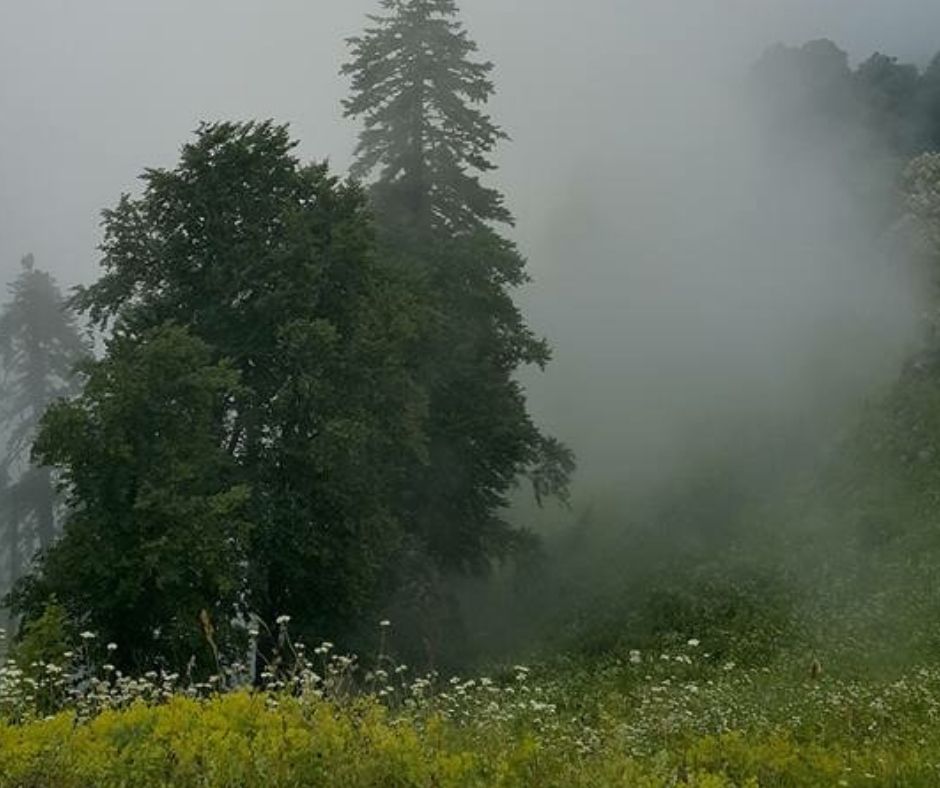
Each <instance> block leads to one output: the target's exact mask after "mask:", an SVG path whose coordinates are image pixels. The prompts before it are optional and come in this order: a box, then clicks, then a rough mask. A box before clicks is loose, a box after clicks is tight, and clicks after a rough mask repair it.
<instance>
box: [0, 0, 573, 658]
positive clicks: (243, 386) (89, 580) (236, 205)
mask: <svg viewBox="0 0 940 788" xmlns="http://www.w3.org/2000/svg"><path fill="white" fill-rule="evenodd" d="M386 8H387V9H389V10H390V11H392V12H393V15H392V16H391V17H390V18H389V19H386V20H382V21H380V22H379V23H378V24H379V27H377V28H375V29H373V30H370V31H367V33H366V34H365V36H364V37H363V38H362V39H359V40H357V41H354V42H353V52H354V55H355V59H354V62H353V63H352V64H351V65H350V66H349V67H348V69H347V70H348V73H350V74H352V75H353V86H354V87H353V97H352V98H351V99H350V101H349V102H348V103H347V105H346V108H347V112H349V113H350V114H353V115H358V114H366V115H367V116H368V120H367V130H366V131H365V132H364V134H363V141H362V144H361V146H360V150H359V153H360V159H359V163H358V166H357V172H358V173H359V174H362V175H365V174H367V173H368V172H369V171H371V170H372V169H373V168H374V167H375V166H376V165H380V164H381V165H382V169H381V172H380V175H379V177H378V179H377V180H376V182H375V183H374V184H373V185H372V186H371V188H370V189H369V192H368V196H367V192H366V191H364V190H363V189H362V188H361V187H359V186H358V185H357V184H356V183H355V182H344V181H341V180H339V179H338V178H336V177H334V176H331V175H330V174H329V173H328V171H327V168H326V166H325V165H318V164H315V165H303V164H301V163H300V162H299V161H298V160H297V159H296V158H295V156H294V154H293V153H292V150H293V148H294V146H295V143H294V142H293V141H292V140H291V139H290V137H289V134H288V131H287V129H286V128H285V127H282V126H277V125H275V124H273V123H272V122H264V123H242V124H236V123H216V124H206V125H203V126H202V127H201V128H200V129H199V131H198V132H197V135H196V138H195V140H194V141H192V142H190V143H188V144H187V145H185V146H184V148H183V150H182V154H181V159H180V162H179V164H178V165H177V167H176V168H175V169H172V170H159V169H154V170H148V171H146V173H145V174H144V175H143V182H144V189H143V194H142V195H141V196H140V197H131V196H127V195H125V196H124V197H123V198H122V199H121V201H120V202H119V203H118V205H117V206H116V207H115V208H114V209H111V210H108V211H106V212H105V214H104V236H105V239H104V243H103V245H102V252H103V258H102V266H103V269H104V272H103V274H102V276H101V278H100V279H99V281H98V282H96V283H95V284H93V285H91V286H89V287H85V288H81V289H80V290H79V292H78V293H77V295H76V296H75V298H74V299H73V302H72V303H73V304H74V305H75V307H76V308H77V309H78V310H79V311H80V312H81V313H83V314H87V315H88V316H89V318H90V319H91V321H92V323H93V325H95V326H96V327H98V328H100V329H102V330H104V331H106V332H108V336H109V338H108V339H107V341H106V345H105V352H104V355H103V357H102V358H101V359H100V360H98V361H92V362H88V363H87V364H85V365H84V366H83V368H82V371H83V375H84V376H85V377H86V378H87V385H86V387H85V389H84V391H83V392H82V393H81V395H80V396H78V397H77V398H74V399H72V400H69V401H64V402H61V403H58V404H56V405H54V406H52V407H51V408H50V409H49V410H48V412H47V413H46V415H45V418H44V420H43V423H42V429H41V432H40V435H39V438H38V440H37V442H36V449H35V451H36V458H37V460H38V461H39V462H40V463H43V464H44V465H46V466H51V467H53V468H55V469H56V471H57V473H58V474H59V475H60V476H61V479H62V482H63V486H64V489H65V491H66V501H67V504H68V514H67V516H66V520H65V523H66V527H65V532H64V535H63V537H62V539H61V540H60V541H58V542H57V543H56V544H55V545H54V546H53V547H52V548H51V549H50V550H48V551H47V552H46V554H45V555H44V557H43V560H42V563H41V566H40V567H39V569H38V571H37V572H36V573H34V574H33V576H32V577H31V578H29V579H28V580H27V581H25V582H23V583H22V584H21V586H20V587H19V589H18V591H17V593H16V595H15V600H16V604H17V606H18V609H19V610H21V611H23V612H24V613H26V615H27V619H28V620H35V619H37V618H38V617H39V616H41V614H42V611H43V610H44V609H45V607H46V605H48V604H49V603H50V602H51V601H52V600H55V601H56V603H57V604H60V605H62V606H64V608H65V610H66V611H67V613H68V615H69V617H70V620H71V621H72V622H74V624H75V625H76V626H78V625H81V626H83V627H87V628H92V629H93V630H95V631H96V632H99V633H101V636H102V637H105V638H108V639H109V640H113V641H115V642H119V643H121V644H122V651H121V654H120V655H119V658H120V659H121V660H122V661H124V662H126V663H127V664H139V665H142V664H146V663H147V662H148V660H149V661H152V660H154V659H162V660H164V661H165V663H166V664H176V663H178V662H179V661H180V660H183V659H185V657H186V655H187V654H190V653H196V654H201V659H202V662H203V664H206V665H210V664H211V661H212V659H213V653H212V652H213V651H214V648H215V646H214V643H213V642H210V639H209V638H207V632H208V629H207V627H211V631H212V632H213V633H215V639H216V640H217V641H218V642H223V643H226V644H232V643H236V642H238V641H239V638H241V639H242V640H244V636H245V628H246V623H245V622H247V620H248V618H249V617H250V616H251V615H256V616H259V617H260V619H261V620H266V621H273V620H274V619H275V618H277V617H278V616H280V615H289V616H291V618H292V621H293V622H294V626H295V627H296V629H297V631H298V632H300V633H305V634H308V635H311V636H313V635H314V634H320V635H321V636H322V635H324V634H327V633H328V634H331V635H334V636H338V635H344V634H346V635H350V634H354V633H355V631H356V628H357V627H359V626H360V625H361V623H362V622H366V621H369V620H377V619H378V617H379V616H380V615H382V614H383V613H384V612H385V611H387V610H388V609H389V608H390V606H392V605H399V606H400V607H401V608H402V610H403V611H405V612H402V615H403V616H405V617H406V620H407V616H408V615H412V617H413V619H414V624H415V627H416V631H417V633H418V637H419V638H420V642H423V644H424V646H423V648H422V650H423V652H424V658H426V659H428V660H430V661H434V660H435V659H437V658H438V655H439V653H440V651H441V649H442V647H443V646H442V642H441V641H442V640H443V638H444V633H445V629H443V628H446V627H448V626H452V625H453V622H449V616H450V614H449V612H448V611H449V608H450V605H451V603H450V602H449V600H448V596H447V591H446V589H445V588H444V587H443V584H442V582H441V579H440V578H441V576H442V573H445V572H455V571H456V572H463V573H467V572H485V571H487V569H488V568H489V567H490V565H491V563H492V562H493V561H496V560H500V559H504V558H507V557H508V556H510V555H512V554H513V552H514V551H517V550H518V549H520V548H524V547H528V546H529V545H530V544H531V538H530V537H529V536H528V535H527V534H525V533H524V532H522V531H520V530H518V529H517V528H515V527H513V526H512V525H510V523H509V522H508V520H507V519H506V518H505V514H504V510H505V507H506V506H507V505H508V496H509V494H510V492H511V490H512V489H513V488H514V486H515V485H516V483H517V481H518V480H519V479H520V478H522V477H527V478H528V479H529V481H530V483H531V485H532V487H533V489H534V493H535V495H536V497H537V498H538V499H539V500H542V499H543V498H546V497H549V496H553V495H556V496H561V497H563V496H564V494H565V490H566V487H567V483H568V477H569V475H570V473H571V471H572V469H573V458H572V455H571V453H570V451H569V450H567V449H566V448H565V447H564V446H562V445H561V444H560V443H559V442H557V441H556V440H554V439H551V438H548V437H546V436H544V435H542V434H541V433H540V432H539V430H538V429H537V428H536V426H535V425H534V423H533V421H532V419H531V418H530V416H529V414H528V412H527V409H526V402H525V396H524V392H523V390H522V387H521V385H520V384H519V383H518V382H517V381H516V380H515V378H514V374H515V372H516V371H517V370H518V369H519V368H520V367H521V366H522V365H526V364H537V365H540V366H542V365H544V364H545V363H547V361H548V359H549V351H548V346H547V344H546V342H545V341H544V340H541V339H539V338H537V337H535V336H534V335H533V334H532V332H531V331H530V330H529V329H528V328H527V327H526V325H525V323H524V320H523V318H522V316H521V313H520V312H519V310H518V308H517V306H516V305H515V303H514V301H513V297H512V292H511V291H512V288H514V287H516V286H517V285H520V284H522V283H523V282H525V281H526V275H525V271H524V261H523V259H522V257H521V256H520V255H519V253H518V251H517V250H516V248H515V246H514V245H513V244H512V243H511V242H510V241H508V240H506V239H505V238H503V237H501V236H500V235H498V234H497V232H496V231H495V230H494V229H493V228H492V226H491V223H492V222H494V221H502V222H508V221H510V218H511V217H510V214H509V213H508V211H507V210H506V209H505V208H504V207H503V206H502V202H503V200H502V197H501V195H499V193H498V192H496V191H495V190H493V189H489V188H486V187H483V186H482V185H481V184H480V183H479V181H478V180H477V178H476V176H475V175H473V174H471V171H472V170H476V171H484V170H489V169H492V165H491V164H490V163H489V162H488V161H487V159H486V154H487V153H488V152H489V151H491V150H492V148H493V146H494V145H495V143H496V142H497V140H499V139H501V138H502V137H503V136H504V135H503V134H502V133H501V132H499V131H498V129H496V127H495V126H493V125H492V124H491V122H490V121H489V119H488V118H487V117H486V116H485V115H484V114H482V112H480V111H479V110H478V109H476V108H475V105H480V104H482V103H484V102H485V101H486V99H487V98H488V97H489V95H490V93H491V92H492V89H493V87H492V85H491V83H490V82H489V81H488V80H487V79H486V74H488V72H489V71H490V69H491V66H490V65H489V64H476V63H473V62H472V61H470V60H468V59H466V58H467V56H468V55H469V54H470V53H471V52H472V51H473V50H474V46H473V44H472V43H471V42H470V41H469V39H468V38H467V36H466V34H465V33H464V32H463V31H462V29H461V28H460V25H459V23H458V22H456V21H454V19H453V17H454V16H455V14H456V9H455V7H454V5H453V4H452V3H448V2H444V3H427V2H423V0H422V1H421V2H414V3H387V4H386ZM399 41H402V42H404V48H402V47H401V46H399V44H398V43H396V42H399ZM376 53H378V54H376ZM386 55H392V56H393V57H391V59H390V60H389V63H390V64H391V71H390V72H389V73H388V74H386V75H385V76H384V77H380V78H379V81H376V68H375V67H376V63H375V62H373V60H372V59H373V58H376V57H378V58H380V59H383V60H384V59H385V58H386ZM396 57H397V59H396ZM416 84H417V85H419V92H418V93H417V94H415V93H414V90H413V88H414V85H416ZM421 86H423V87H421ZM425 90H426V91H427V93H426V95H425V93H424V92H422V91H425ZM377 97H381V98H377ZM370 198H371V199H370ZM373 216H374V217H375V218H373ZM43 472H44V473H48V471H43ZM207 622H208V623H207ZM237 622H241V624H240V626H241V629H240V632H239V631H233V630H232V625H233V624H235V623H237ZM435 622H436V623H435ZM442 627H443V628H442ZM217 656H218V655H217V654H215V657H216V658H217Z"/></svg>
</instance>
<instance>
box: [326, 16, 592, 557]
mask: <svg viewBox="0 0 940 788" xmlns="http://www.w3.org/2000/svg"><path fill="white" fill-rule="evenodd" d="M382 8H383V9H384V11H385V14H384V15H381V16H370V17H369V19H370V20H371V26H370V27H368V29H367V30H366V31H365V33H364V34H363V35H362V36H361V37H356V38H352V39H350V40H349V43H350V46H351V50H352V59H351V62H349V63H348V64H347V65H346V66H344V67H343V73H344V74H346V75H348V76H350V77H351V81H352V93H351V97H350V98H349V99H348V100H347V101H346V102H345V103H344V107H345V112H346V115H347V116H348V117H356V118H361V119H362V120H363V123H364V126H365V128H364V130H363V131H362V134H361V136H360V138H359V145H358V147H357V150H356V162H355V164H354V166H353V174H354V175H356V176H358V177H365V178H368V177H370V176H371V177H374V181H373V183H372V189H371V194H372V198H373V205H374V208H375V211H376V214H377V216H378V219H379V229H380V237H381V238H382V239H383V241H384V249H383V251H384V253H385V255H386V257H388V258H390V259H395V260H398V261H399V262H401V263H402V264H403V268H405V269H406V270H410V271H411V272H412V273H413V275H414V278H415V290H416V291H417V292H419V293H420V294H421V296H422V298H423V301H424V303H425V304H426V306H427V308H426V311H425V315H426V320H425V322H424V325H423V328H424V332H423V342H422V344H421V346H420V355H419V356H418V358H417V359H416V361H415V364H416V367H417V368H418V369H419V370H420V373H419V379H420V380H421V382H422V384H423V385H424V386H425V388H426V390H427V391H428V398H429V422H428V433H429V451H428V461H427V463H426V464H425V465H423V466H421V467H416V468H414V469H413V471H412V476H411V477H410V479H409V481H408V484H407V485H406V489H405V491H404V494H403V502H402V504H403V507H404V509H405V514H404V516H403V519H404V520H405V521H406V522H409V523H411V524H412V527H413V528H414V530H415V532H416V535H417V538H418V541H419V544H420V545H421V548H420V549H423V550H424V551H426V552H427V553H428V554H429V555H430V557H431V558H432V560H434V561H435V562H436V563H437V564H438V565H439V566H443V567H444V568H448V569H459V570H463V571H466V570H470V571H478V570H485V569H486V568H487V567H488V566H489V564H490V562H491V561H492V560H493V559H494V558H499V557H502V556H505V555H507V554H511V553H512V552H514V551H515V550H516V549H517V548H519V547H520V546H521V545H527V544H530V542H531V540H530V539H529V538H528V537H527V536H526V534H524V533H522V532H520V531H518V530H517V529H515V528H513V527H512V526H511V525H510V524H509V523H508V522H507V521H506V520H505V517H504V509H505V507H506V505H507V503H508V496H509V492H510V490H511V489H512V488H513V487H514V486H515V484H516V482H517V480H518V479H519V478H520V476H528V477H529V478H530V479H531V481H532V482H533V485H534V487H535V492H536V496H537V497H539V498H541V497H543V496H545V495H552V494H559V495H561V496H564V494H565V490H566V486H567V481H568V477H569V475H570V473H571V471H572V469H573V458H572V455H571V452H570V451H569V450H568V449H567V448H566V447H564V446H563V445H562V444H561V443H559V442H558V441H556V440H554V439H552V438H549V437H546V436H544V435H543V434H542V433H541V432H540V431H539V430H538V428H537V427H536V425H535V424H534V422H533V421H532V419H531V417H530V415H529V413H528V410H527V405H526V399H525V394H524V391H523V390H522V388H521V386H520V385H519V383H518V382H517V381H516V379H515V373H516V371H517V370H518V369H519V368H520V367H521V366H524V365H528V364H535V365H538V366H544V365H545V364H546V363H547V362H548V360H549V358H550V351H549V348H548V345H547V344H546V342H545V341H544V340H543V339H541V338H539V337H537V336H535V335H534V334H533V333H532V332H531V330H530V329H529V328H528V327H527V326H526V323H525V320H524V318H523V316H522V314H521V313H520V311H519V309H518V306H517V305H516V304H515V302H514V300H513V297H512V290H513V289H514V288H516V287H518V286H519V285H522V284H524V283H525V282H526V281H528V276H527V274H526V271H525V260H524V259H523V258H522V256H521V255H520V254H519V251H518V249H517V248H516V246H515V245H514V244H513V243H512V242H511V241H509V240H507V239H506V238H503V237H502V236H500V235H499V234H498V233H497V232H496V231H495V229H494V227H493V225H494V224H497V223H503V224H511V223H512V216H511V214H510V213H509V211H508V210H507V208H506V207H505V205H504V199H503V196H502V195H501V194H500V193H499V192H498V191H497V190H495V189H492V188H488V187H486V186H483V185H482V184H481V183H480V180H479V178H480V176H481V175H483V174H485V173H487V172H489V171H491V170H493V169H494V165H493V163H492V160H491V158H490V157H491V154H492V152H493V150H494V148H495V146H496V144H497V143H498V142H499V141H501V140H504V139H506V138H507V137H506V134H505V133H504V132H503V131H502V130H501V129H500V128H499V127H498V126H496V125H495V124H494V123H493V121H492V120H491V119H490V117H489V116H488V115H486V114H485V113H484V111H483V109H482V107H483V105H485V104H486V102H487V101H488V99H489V98H490V96H491V95H492V93H493V90H494V86H493V83H492V81H491V80H490V74H491V72H492V70H493V65H492V63H489V62H476V61H474V60H473V59H472V56H473V54H474V53H475V52H476V51H477V47H476V44H475V43H474V42H473V41H471V40H470V39H469V38H468V35H467V33H466V31H465V30H464V28H463V25H462V24H461V22H460V21H459V19H458V18H457V14H458V11H457V6H456V4H455V3H454V2H453V0H383V2H382Z"/></svg>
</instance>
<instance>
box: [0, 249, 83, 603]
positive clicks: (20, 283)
mask: <svg viewBox="0 0 940 788" xmlns="http://www.w3.org/2000/svg"><path fill="white" fill-rule="evenodd" d="M21 267H22V270H21V273H20V275H19V276H18V277H17V278H16V280H14V282H13V283H12V284H11V285H10V288H9V290H10V300H9V301H7V303H5V304H4V305H3V307H2V309H0V366H2V374H3V379H2V385H0V396H2V399H3V409H2V411H0V423H2V425H3V435H4V441H5V449H4V456H3V461H2V464H0V478H2V479H3V486H2V490H0V553H3V554H5V555H4V559H5V560H4V562H3V566H2V570H0V579H4V580H5V582H0V593H2V592H3V591H4V589H5V590H9V586H10V585H11V584H12V583H14V582H15V581H16V580H18V579H19V578H20V577H21V576H22V575H23V574H24V573H25V572H26V571H28V570H29V569H30V562H31V560H32V559H33V557H34V556H35V554H36V553H37V552H38V551H39V550H47V549H48V548H49V547H51V546H52V542H53V540H54V538H55V536H56V533H57V530H58V527H57V517H56V494H55V490H54V489H53V483H52V475H51V471H50V469H49V468H48V467H41V466H37V465H35V464H32V463H31V462H30V450H31V447H32V443H33V440H34V439H35V437H36V433H37V431H38V428H39V421H40V418H41V417H42V415H43V413H44V411H45V410H46V408H47V407H48V406H49V405H50V404H52V403H53V402H55V401H56V400H57V399H60V398H62V397H68V396H70V395H72V394H74V393H75V392H76V391H77V389H78V384H79V380H78V378H77V377H76V375H75V374H74V366H75V364H76V363H77V362H78V361H79V359H81V358H82V357H83V356H85V355H86V354H87V353H88V352H89V349H88V346H87V344H86V342H85V341H84V338H83V337H82V335H81V333H80V331H79V329H78V325H77V323H76V320H75V317H74V315H73V314H72V313H71V311H70V310H69V309H68V308H67V306H66V304H65V301H64V299H63V297H62V295H61V293H60V291H59V288H58V286H57V285H56V283H55V280H54V279H53V278H52V277H51V276H49V274H47V273H46V272H45V271H42V270H41V269H39V268H36V265H35V260H34V258H33V256H32V255H26V257H24V258H23V260H22V264H21Z"/></svg>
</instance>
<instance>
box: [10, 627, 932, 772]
mask: <svg viewBox="0 0 940 788" xmlns="http://www.w3.org/2000/svg"><path fill="white" fill-rule="evenodd" d="M318 660H319V665H317V664H316V663H317V661H318ZM298 664H301V663H298ZM34 668H41V669H40V670H37V671H35V672H34V673H33V675H35V676H37V677H38V678H34V679H31V680H30V679H29V678H28V676H27V674H24V673H21V672H20V671H18V670H16V669H11V668H9V667H8V668H7V669H5V671H4V672H0V709H3V711H2V712H0V714H2V715H4V718H5V722H2V723H0V786H134V785H141V786H144V785H146V786H150V785H166V786H170V785H172V786H249V785H264V786H308V785H329V786H334V785H341V786H428V787H430V786H476V785H481V786H482V785H502V786H597V785H624V786H643V785H648V786H664V785H697V786H732V785H734V786H737V785H753V786H757V785H760V786H803V785H859V786H878V785H898V786H917V785H924V786H932V785H937V784H940V725H938V724H937V723H938V721H940V720H938V717H940V667H933V666H930V667H921V668H911V669H908V670H906V671H904V672H902V673H899V674H896V675H893V676H891V677H883V678H875V677H871V676H869V677H867V678H864V679H863V678H851V677H849V676H840V675H839V667H838V665H832V666H829V665H823V666H821V668H822V672H821V673H820V672H819V671H818V670H816V669H811V665H810V664H809V663H806V664H803V663H802V662H801V661H800V660H790V661H786V660H782V661H778V662H777V663H776V664H775V665H773V666H768V667H763V668H742V667H739V666H738V665H736V664H735V663H734V662H733V660H727V659H724V658H722V659H716V658H715V657H714V656H713V655H712V654H711V653H710V652H709V651H708V644H707V642H704V641H703V642H702V643H697V642H695V641H692V642H691V643H685V644H683V645H681V646H680V647H676V648H674V649H673V650H672V651H670V653H658V652H648V653H642V652H638V651H626V652H624V653H612V654H608V655H607V656H606V657H604V658H603V659H595V660H587V659H585V658H580V659H560V660H557V661H555V662H554V663H553V664H551V665H548V666H543V667H541V668H537V669H534V670H532V671H529V670H527V669H524V668H522V667H512V668H506V669H504V670H501V671H496V672H494V675H492V676H489V677H485V676H478V677H476V678H473V679H458V678H453V679H451V678H442V677H436V676H429V677H417V678H415V677H411V676H409V673H408V671H407V670H405V669H400V668H399V669H395V668H393V667H392V666H391V665H390V666H389V669H388V670H387V671H382V670H380V671H373V672H372V673H371V674H369V673H366V672H364V671H360V670H358V669H357V668H356V666H355V662H354V661H350V660H349V659H347V658H345V657H339V656H334V657H330V656H328V655H327V654H326V653H323V652H321V653H320V654H318V655H317V656H316V657H315V658H314V660H312V661H309V662H307V661H303V662H302V665H301V667H299V668H297V669H294V670H292V671H291V672H290V673H289V674H284V675H282V676H280V677H273V676H272V677H270V679H269V685H268V687H267V688H265V689H261V690H257V691H247V690H232V691H228V692H221V693H220V692H217V691H215V690H214V689H213V683H212V682H207V683H205V684H198V685H193V686H183V685H181V683H180V680H179V678H178V677H175V676H157V675H153V674H152V675H150V676H145V677H140V678H129V677H124V676H120V675H115V674H114V672H113V671H108V670H104V669H102V670H100V671H99V672H98V676H97V678H96V679H94V680H92V681H89V680H88V679H87V678H86V679H85V680H84V684H83V685H82V686H81V687H78V688H76V687H73V688H72V689H71V690H66V688H65V686H64V685H65V684H67V681H66V679H65V678H63V676H64V673H57V672H56V671H55V670H53V671H48V670H46V668H45V667H44V666H38V665H37V666H34ZM813 674H816V675H813ZM56 687H58V692H59V694H58V695H57V696H56V697H57V698H58V700H57V701H56V702H57V703H58V705H59V706H60V707H61V709H62V710H61V711H59V712H58V713H54V714H50V715H47V716H42V710H40V709H39V708H38V707H37V702H38V699H41V698H42V697H45V698H47V699H48V698H49V697H51V696H50V694H49V693H50V692H53V690H55V688H56ZM44 693H45V695H44ZM53 694H54V692H53Z"/></svg>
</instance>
